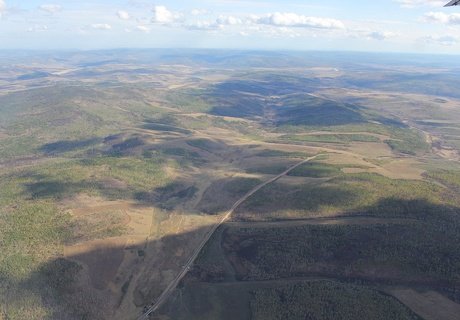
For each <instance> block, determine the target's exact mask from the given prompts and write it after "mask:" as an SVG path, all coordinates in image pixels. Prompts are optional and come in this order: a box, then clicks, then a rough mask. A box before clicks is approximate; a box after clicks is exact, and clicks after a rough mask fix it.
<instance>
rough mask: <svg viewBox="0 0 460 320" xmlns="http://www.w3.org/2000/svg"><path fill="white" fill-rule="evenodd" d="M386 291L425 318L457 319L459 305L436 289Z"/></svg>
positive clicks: (429, 319) (459, 314)
mask: <svg viewBox="0 0 460 320" xmlns="http://www.w3.org/2000/svg"><path fill="white" fill-rule="evenodd" d="M388 292H389V293H390V294H391V295H392V296H394V297H395V298H396V299H398V300H399V301H401V302H402V303H403V304H405V305H406V306H407V307H408V308H410V309H411V310H412V311H414V312H415V313H417V314H418V315H419V316H420V317H422V318H423V319H425V320H458V319H459V318H460V305H459V304H457V303H455V302H453V301H452V300H450V299H448V298H446V297H444V296H443V295H441V294H439V293H438V292H436V291H427V292H423V293H420V292H417V291H415V290H413V289H390V290H388Z"/></svg>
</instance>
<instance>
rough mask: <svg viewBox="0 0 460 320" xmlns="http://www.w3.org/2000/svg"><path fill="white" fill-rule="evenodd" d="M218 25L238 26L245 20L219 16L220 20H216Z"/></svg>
mask: <svg viewBox="0 0 460 320" xmlns="http://www.w3.org/2000/svg"><path fill="white" fill-rule="evenodd" d="M216 23H217V24H219V25H228V26H236V25H239V24H243V20H241V19H240V18H237V17H234V16H219V18H217V20H216Z"/></svg>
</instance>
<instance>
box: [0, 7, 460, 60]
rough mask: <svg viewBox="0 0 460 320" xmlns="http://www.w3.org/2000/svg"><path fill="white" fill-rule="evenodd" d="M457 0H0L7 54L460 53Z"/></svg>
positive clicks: (1, 39) (0, 44) (0, 32)
mask: <svg viewBox="0 0 460 320" xmlns="http://www.w3.org/2000/svg"><path fill="white" fill-rule="evenodd" d="M446 2H448V0H444V1H437V0H387V1H384V0H368V1H364V0H353V1H343V0H329V1H324V0H321V1H316V0H315V1H305V0H284V1H275V0H213V1H211V0H203V1H195V0H183V1H178V0H163V1H149V0H110V1H109V0H50V1H47V0H0V49H39V50H55V49H60V50H68V49H79V50H93V49H111V48H222V49H261V50H331V51H332V50H333V51H336V50H340V51H371V52H411V53H412V52H418V53H447V54H460V32H459V31H460V6H458V7H449V8H444V7H443V5H444V4H445V3H446Z"/></svg>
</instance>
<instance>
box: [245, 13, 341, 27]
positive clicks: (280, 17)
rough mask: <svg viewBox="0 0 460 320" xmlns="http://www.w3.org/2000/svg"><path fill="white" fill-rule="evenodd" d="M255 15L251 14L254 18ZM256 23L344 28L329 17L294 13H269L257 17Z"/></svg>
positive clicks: (338, 21) (279, 25)
mask: <svg viewBox="0 0 460 320" xmlns="http://www.w3.org/2000/svg"><path fill="white" fill-rule="evenodd" d="M254 18H255V16H252V19H254ZM255 22H256V23H259V24H268V25H273V26H278V27H304V28H319V29H345V25H344V23H343V22H342V21H340V20H336V19H331V18H319V17H309V16H304V15H298V14H296V13H279V12H276V13H271V14H268V15H266V16H264V17H261V18H258V19H257V20H256V21H255Z"/></svg>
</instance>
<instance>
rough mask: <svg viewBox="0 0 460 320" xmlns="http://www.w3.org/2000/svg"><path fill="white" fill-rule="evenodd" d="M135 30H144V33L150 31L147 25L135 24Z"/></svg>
mask: <svg viewBox="0 0 460 320" xmlns="http://www.w3.org/2000/svg"><path fill="white" fill-rule="evenodd" d="M136 30H137V31H141V32H145V33H149V32H150V28H149V27H147V26H137V27H136Z"/></svg>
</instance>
